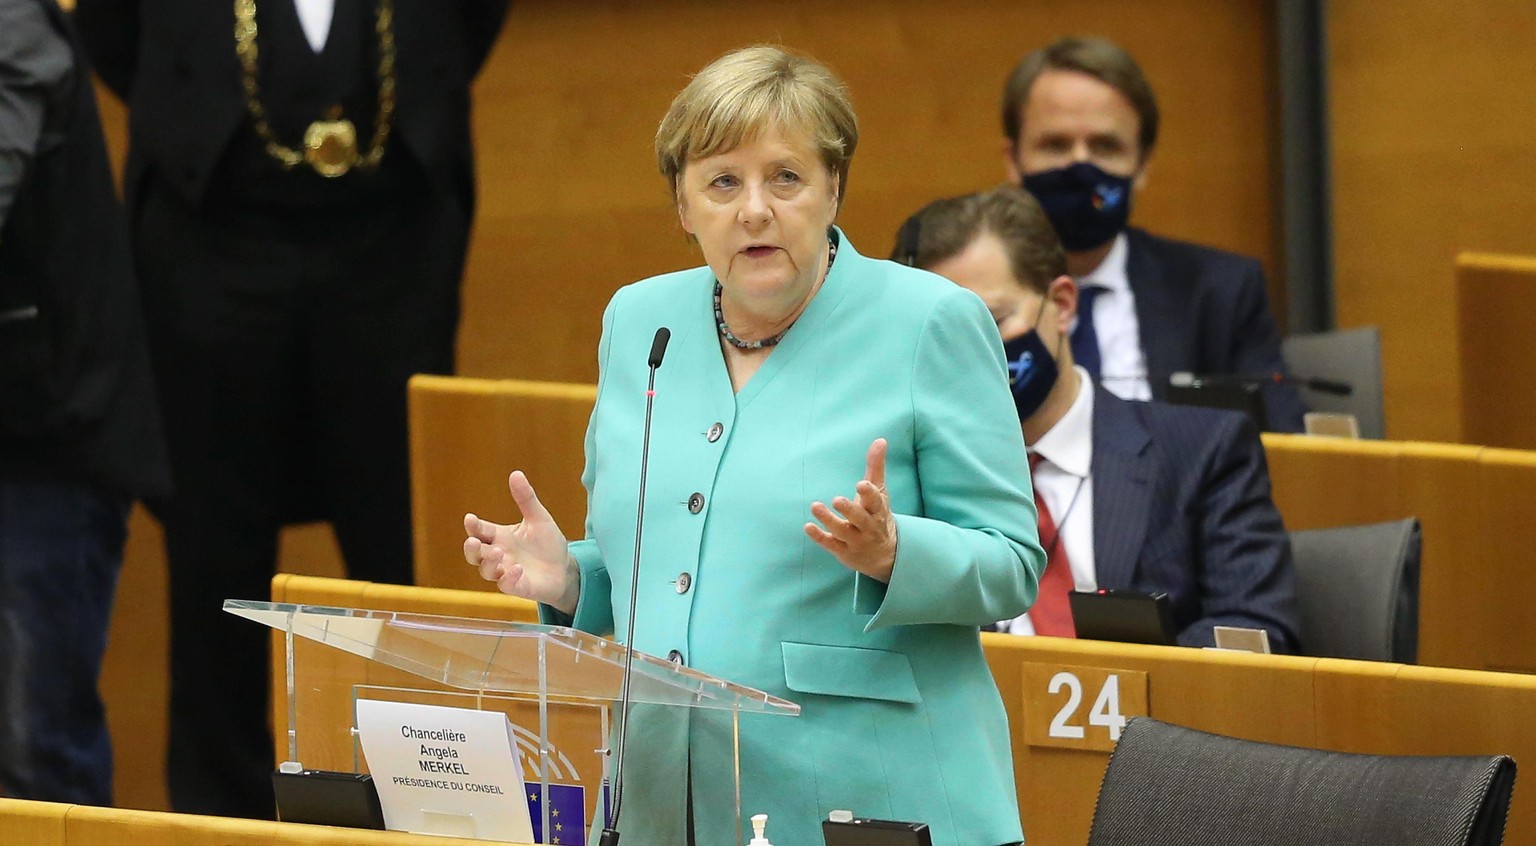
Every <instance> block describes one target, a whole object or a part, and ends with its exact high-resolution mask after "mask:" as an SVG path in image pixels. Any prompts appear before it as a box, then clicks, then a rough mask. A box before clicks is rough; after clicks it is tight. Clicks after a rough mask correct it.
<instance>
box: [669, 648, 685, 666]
mask: <svg viewBox="0 0 1536 846" xmlns="http://www.w3.org/2000/svg"><path fill="white" fill-rule="evenodd" d="M667 660H668V661H671V662H672V663H674V664H676V665H678V666H679V667H681V666H682V665H683V653H681V652H678V651H677V650H676V649H674V650H672V651H671V652H668V653H667Z"/></svg>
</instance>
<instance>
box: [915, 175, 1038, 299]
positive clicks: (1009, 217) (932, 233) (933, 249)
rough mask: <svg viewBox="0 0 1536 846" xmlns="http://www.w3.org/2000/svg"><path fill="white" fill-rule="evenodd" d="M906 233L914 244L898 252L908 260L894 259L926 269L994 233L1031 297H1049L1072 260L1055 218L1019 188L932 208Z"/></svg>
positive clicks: (948, 201) (951, 200) (1008, 187)
mask: <svg viewBox="0 0 1536 846" xmlns="http://www.w3.org/2000/svg"><path fill="white" fill-rule="evenodd" d="M914 221H915V222H914ZM902 231H903V233H904V236H905V238H906V239H907V240H915V243H913V244H901V243H898V244H897V246H896V250H897V252H898V253H905V255H897V256H895V258H897V259H898V260H908V259H910V260H911V261H912V264H914V265H915V266H917V267H921V268H931V267H933V266H934V265H935V264H938V263H939V262H941V261H944V260H945V259H949V258H953V257H954V256H956V255H959V254H960V253H961V252H962V251H963V250H964V249H965V248H966V247H968V246H970V244H971V242H972V241H975V240H976V239H977V238H978V237H980V236H981V234H982V233H984V232H991V233H992V234H993V235H996V236H997V238H998V240H1000V241H1002V242H1003V249H1005V250H1006V251H1007V253H1008V266H1009V267H1010V268H1011V269H1012V270H1013V277H1014V279H1016V280H1018V283H1019V284H1020V285H1023V286H1024V287H1026V288H1028V289H1030V290H1031V291H1034V292H1035V293H1037V294H1044V293H1045V292H1046V289H1047V288H1048V287H1049V286H1050V284H1051V282H1053V281H1054V280H1055V279H1056V278H1057V277H1059V276H1063V275H1065V274H1066V272H1067V255H1066V253H1065V252H1064V251H1063V250H1062V247H1061V239H1060V238H1057V237H1056V230H1055V229H1053V228H1051V221H1050V218H1047V217H1046V216H1045V211H1044V210H1043V209H1041V208H1040V204H1039V203H1038V202H1036V201H1035V198H1034V197H1032V196H1030V195H1029V194H1027V193H1025V191H1024V190H1023V189H1022V188H1019V187H1018V186H1017V185H1001V186H999V187H997V188H993V189H992V190H990V191H982V192H981V193H979V194H964V195H961V196H959V197H950V198H949V199H946V200H937V201H935V202H932V203H929V204H928V205H926V206H924V207H923V208H922V209H921V210H920V211H918V213H917V214H915V215H913V216H912V220H910V221H908V223H907V225H906V226H903V227H902ZM898 240H902V236H898Z"/></svg>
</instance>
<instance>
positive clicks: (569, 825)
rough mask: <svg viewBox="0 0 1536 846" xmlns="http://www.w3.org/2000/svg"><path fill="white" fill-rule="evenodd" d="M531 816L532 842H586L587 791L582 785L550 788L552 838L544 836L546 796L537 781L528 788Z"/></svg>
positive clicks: (528, 785) (577, 843)
mask: <svg viewBox="0 0 1536 846" xmlns="http://www.w3.org/2000/svg"><path fill="white" fill-rule="evenodd" d="M525 786H526V787H527V794H528V816H530V817H532V818H533V839H534V840H535V841H536V842H538V843H550V844H573V846H580V844H583V843H586V842H587V818H586V813H587V791H586V789H585V788H583V787H582V786H581V785H579V784H551V785H550V786H549V837H545V836H544V792H543V787H542V786H541V785H540V784H539V783H538V782H536V781H530V782H528V784H527V785H525Z"/></svg>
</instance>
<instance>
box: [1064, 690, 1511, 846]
mask: <svg viewBox="0 0 1536 846" xmlns="http://www.w3.org/2000/svg"><path fill="white" fill-rule="evenodd" d="M1514 786H1515V762H1514V760H1513V759H1511V758H1509V757H1507V756H1503V755H1498V756H1480V757H1409V756H1392V755H1352V754H1347V753H1344V752H1327V751H1323V750H1320V749H1302V748H1297V747H1294V746H1279V745H1275V744H1271V743H1257V742H1254V741H1251V740H1238V739H1236V738H1231V737H1223V736H1222V735H1218V734H1208V733H1206V732H1203V731H1195V730H1193V729H1187V728H1183V727H1182V726H1175V725H1170V724H1168V723H1162V722H1158V721H1157V720H1154V719H1151V718H1149V717H1136V718H1134V719H1132V720H1131V721H1130V722H1129V723H1127V724H1126V726H1125V729H1124V730H1123V731H1122V732H1121V734H1120V742H1119V743H1118V744H1117V745H1116V747H1115V751H1114V754H1112V755H1111V756H1110V759H1109V767H1108V769H1107V770H1106V771H1105V773H1104V782H1103V784H1102V785H1101V786H1100V788H1099V800H1098V805H1097V806H1096V807H1095V808H1094V812H1093V828H1092V830H1091V831H1090V832H1089V835H1088V846H1188V844H1194V843H1198V844H1202V846H1203V845H1204V844H1211V846H1222V845H1223V844H1233V846H1238V845H1239V844H1241V846H1282V844H1283V846H1291V844H1296V843H1306V844H1309V846H1334V844H1337V846H1358V844H1362V843H1363V844H1376V843H1380V844H1392V846H1496V844H1499V843H1502V842H1503V841H1504V822H1505V819H1506V818H1507V817H1508V816H1509V799H1510V794H1511V793H1512V792H1513V791H1514Z"/></svg>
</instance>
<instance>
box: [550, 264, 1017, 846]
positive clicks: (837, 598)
mask: <svg viewBox="0 0 1536 846" xmlns="http://www.w3.org/2000/svg"><path fill="white" fill-rule="evenodd" d="M838 235H839V237H842V242H841V245H840V248H839V250H838V254H837V260H836V262H835V263H834V264H833V267H832V271H831V273H830V274H829V275H828V277H827V279H826V281H825V282H824V283H823V285H822V288H821V290H820V291H819V292H818V293H817V294H816V296H815V297H814V299H812V301H811V303H810V305H809V306H808V307H807V308H806V310H805V312H804V313H803V314H802V315H801V316H800V318H799V320H798V321H796V323H795V325H794V327H793V328H792V329H790V331H789V333H788V334H787V335H785V337H784V340H783V342H782V343H780V344H779V346H778V347H777V348H776V349H775V350H774V351H773V353H772V354H771V355H770V356H768V358H767V360H766V361H764V362H763V364H762V366H761V368H760V369H759V370H758V371H757V373H756V374H755V375H753V377H752V379H751V381H750V382H748V383H747V384H746V385H745V386H744V387H743V388H742V390H741V392H740V393H733V392H732V389H731V381H730V377H729V375H728V374H727V372H726V367H725V359H724V356H723V354H722V352H721V349H720V339H719V335H718V334H717V332H716V327H715V319H714V313H713V308H712V299H711V293H712V290H713V285H714V276H713V275H712V274H711V273H710V271H709V268H707V267H702V268H696V269H693V270H685V271H682V272H678V273H671V274H667V275H664V276H658V277H654V278H652V279H647V280H645V281H642V282H639V283H636V284H633V285H630V286H627V287H625V288H623V289H622V290H620V291H619V292H618V293H617V294H616V295H615V296H614V298H613V300H612V301H611V302H610V303H609V305H608V308H607V311H606V313H605V314H604V316H603V335H602V342H601V345H600V348H599V356H600V360H599V366H600V376H599V380H598V394H597V404H596V407H595V409H594V410H593V413H592V419H591V423H590V425H589V427H588V430H587V438H586V461H587V464H586V470H585V473H584V475H583V479H584V482H585V484H586V488H587V492H588V522H587V532H586V539H585V540H581V541H576V542H573V543H572V544H571V551H572V553H573V554H574V556H575V558H576V560H577V561H578V563H579V564H580V566H581V579H582V582H581V598H580V602H579V604H578V606H577V609H576V612H575V615H574V619H571V618H566V619H564V620H558V619H556V617H557V615H555V614H552V613H550V612H549V609H546V618H547V619H549V620H550V621H551V622H564V623H567V624H570V625H574V626H576V627H577V628H580V629H582V630H584V631H589V632H594V633H597V634H602V635H605V636H606V635H612V634H614V633H615V631H616V629H617V630H618V631H620V632H622V629H623V623H624V621H626V620H627V616H628V613H629V606H630V596H629V584H630V565H631V561H632V558H633V551H634V533H635V496H636V492H637V491H638V489H639V470H640V448H641V435H642V431H641V430H642V425H641V424H642V421H643V419H644V413H645V387H646V375H647V366H646V358H647V354H648V353H649V351H650V347H651V339H652V337H653V335H654V334H655V332H656V329H657V327H659V326H665V327H667V328H669V329H670V330H671V331H672V341H671V344H670V346H669V347H668V348H667V353H666V358H665V361H664V363H663V364H662V366H661V368H660V370H659V371H658V372H657V374H656V395H655V408H654V424H653V428H652V434H651V454H650V467H649V481H648V487H647V492H646V509H645V548H644V550H643V552H642V556H641V560H640V583H639V584H640V586H639V593H638V602H639V605H638V619H637V622H636V627H635V638H634V645H635V647H636V648H637V649H639V650H640V651H642V652H647V653H650V654H652V655H657V656H669V657H671V658H672V659H673V660H675V661H680V662H683V663H686V664H687V666H689V667H693V668H695V669H698V670H700V671H703V672H705V673H710V674H713V675H716V676H720V677H722V678H725V679H728V680H730V681H733V682H737V683H740V684H743V685H747V686H750V687H754V688H758V689H760V690H763V691H766V692H768V693H770V694H773V695H774V696H779V697H783V698H785V699H789V700H791V701H794V702H796V703H798V704H799V705H800V706H801V707H802V709H803V710H802V712H801V714H800V716H798V717H786V716H769V715H757V714H751V715H744V716H742V717H741V721H740V750H741V781H742V784H741V801H742V813H743V815H744V816H750V815H752V814H757V813H767V814H768V815H769V823H768V833H769V837H770V839H771V840H773V842H775V843H783V844H815V843H820V842H821V830H820V821H821V820H824V819H826V818H827V813H828V812H829V811H832V810H834V809H840V808H841V809H848V810H851V811H853V812H854V813H855V814H857V815H859V816H865V817H880V818H888V819H903V820H917V821H921V822H925V823H927V824H928V825H929V826H931V827H932V830H933V842H934V843H935V844H936V846H959V845H960V844H963V846H991V844H1001V843H1011V842H1014V841H1017V840H1020V839H1021V835H1020V831H1019V812H1018V803H1017V795H1016V792H1015V787H1014V780H1013V763H1012V751H1011V745H1010V741H1009V734H1008V725H1007V717H1006V715H1005V714H1004V711H1003V703H1002V699H1001V697H1000V696H999V695H998V692H997V687H996V685H995V684H994V683H993V680H992V675H991V672H990V671H989V670H988V667H987V663H986V661H985V659H984V658H983V655H982V651H981V646H980V642H979V638H978V634H977V631H978V626H981V625H984V624H988V623H991V622H993V621H995V620H1001V619H1006V618H1009V617H1013V616H1015V615H1018V614H1021V613H1023V612H1024V611H1025V610H1026V609H1027V608H1028V607H1029V605H1030V603H1031V602H1033V601H1034V597H1035V592H1036V589H1037V586H1038V584H1039V574H1040V573H1041V572H1042V571H1043V569H1044V567H1045V553H1044V552H1043V551H1042V550H1041V548H1040V543H1039V539H1038V537H1037V534H1036V526H1035V507H1034V501H1033V499H1032V498H1031V494H1030V482H1029V468H1028V465H1027V462H1026V460H1025V453H1024V443H1023V438H1022V435H1021V434H1020V429H1019V420H1018V416H1017V413H1016V412H1015V410H1014V407H1013V402H1012V398H1011V396H1010V394H1009V388H1008V379H1007V372H1006V369H1005V366H1004V362H1003V356H1002V343H1001V341H1000V339H999V337H998V334H997V327H996V325H995V324H994V322H993V320H992V318H991V317H990V316H989V314H988V312H987V309H986V308H985V307H984V306H983V305H982V303H981V301H980V300H979V299H978V298H977V297H976V296H975V295H973V294H971V293H970V292H968V291H966V290H964V289H962V288H960V287H959V286H957V285H954V284H951V283H950V282H947V281H945V280H943V279H941V278H940V277H938V276H934V275H932V274H929V273H926V272H923V271H919V270H914V269H911V268H908V267H905V266H902V265H898V264H895V263H892V262H888V261H879V260H874V259H869V258H865V257H864V256H861V255H859V254H858V253H857V252H856V251H855V250H854V249H853V247H852V245H850V244H849V243H848V242H847V239H846V237H843V236H841V233H838ZM717 425H718V427H719V428H718V429H717V428H716V427H717ZM712 431H713V432H714V433H715V434H714V436H713V437H712V436H711V432H712ZM879 437H884V438H887V439H888V440H889V442H890V449H889V458H888V461H887V469H886V488H887V490H888V491H889V494H890V497H891V504H892V508H893V511H894V512H895V513H896V515H897V517H896V523H897V532H898V537H897V553H896V565H895V571H894V574H893V576H892V578H891V581H890V584H889V585H883V584H880V583H879V582H876V581H874V580H872V579H867V578H865V577H863V576H858V575H856V574H855V573H854V572H853V571H852V570H849V569H848V568H846V567H844V566H843V565H842V564H840V563H838V561H837V560H836V559H835V558H833V557H832V556H831V555H830V554H829V553H827V552H825V551H823V550H822V549H821V548H820V547H819V546H817V545H816V544H815V543H813V542H812V541H810V540H809V539H808V538H806V536H805V534H804V533H803V531H802V526H804V524H805V523H806V522H808V521H811V520H812V518H811V515H810V505H811V503H812V502H813V501H815V500H820V501H822V502H831V500H832V498H833V497H834V496H837V495H839V494H842V495H845V496H852V495H853V493H854V484H855V483H856V482H857V481H858V480H859V479H861V478H863V476H864V460H865V453H866V451H867V450H868V448H869V445H870V442H871V441H873V440H874V439H875V438H879ZM690 500H692V506H693V507H690ZM616 621H618V626H617V627H616V625H615V622H616ZM632 714H633V715H632V717H631V726H630V735H629V745H628V748H627V750H626V758H625V766H624V769H625V771H626V777H625V781H624V801H623V805H622V818H621V824H620V831H622V832H623V833H624V842H625V843H626V844H656V846H681V844H683V843H684V842H685V839H684V835H683V825H684V813H685V791H686V785H690V784H691V786H692V791H693V804H694V815H695V828H696V832H697V839H698V843H700V844H711V846H713V845H714V844H727V843H731V842H733V841H736V836H737V833H736V828H735V814H734V807H735V782H734V779H733V778H732V775H731V761H732V744H733V736H732V732H733V729H732V723H731V718H730V715H729V714H728V713H723V712H711V711H699V710H694V711H693V712H692V713H691V714H686V713H678V712H676V711H671V712H662V711H661V710H660V709H655V708H649V707H637V708H636V709H635V710H634V711H633V712H632ZM690 766H691V770H692V771H691V776H690V774H689V772H688V768H689V767H690ZM595 828H601V823H600V821H599V822H598V824H597V825H596V826H595ZM747 836H750V827H749V828H748V830H747Z"/></svg>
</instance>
